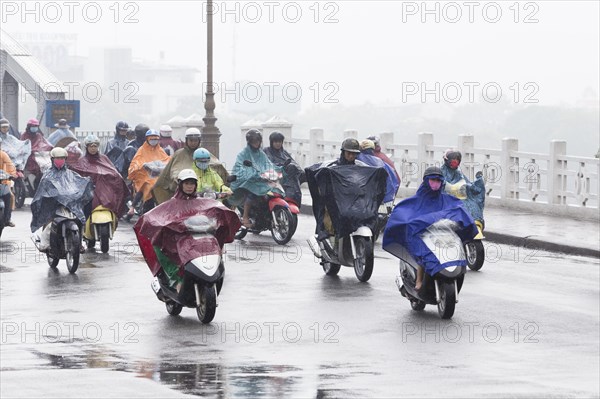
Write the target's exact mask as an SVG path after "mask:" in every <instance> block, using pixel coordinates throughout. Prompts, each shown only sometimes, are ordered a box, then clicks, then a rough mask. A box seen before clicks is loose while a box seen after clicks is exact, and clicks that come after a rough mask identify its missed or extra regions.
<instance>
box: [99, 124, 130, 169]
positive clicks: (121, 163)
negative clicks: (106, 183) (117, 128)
mask: <svg viewBox="0 0 600 399" xmlns="http://www.w3.org/2000/svg"><path fill="white" fill-rule="evenodd" d="M127 143H128V140H127V137H126V136H122V135H120V134H118V133H117V135H116V136H115V137H114V138H113V139H111V140H109V141H108V143H106V148H105V149H104V155H106V156H107V157H108V159H110V161H111V162H112V164H113V165H114V166H115V168H116V169H117V170H118V171H119V173H120V174H121V176H123V178H126V177H127V168H125V154H124V151H125V148H127ZM134 155H135V153H134ZM132 159H133V156H132Z"/></svg>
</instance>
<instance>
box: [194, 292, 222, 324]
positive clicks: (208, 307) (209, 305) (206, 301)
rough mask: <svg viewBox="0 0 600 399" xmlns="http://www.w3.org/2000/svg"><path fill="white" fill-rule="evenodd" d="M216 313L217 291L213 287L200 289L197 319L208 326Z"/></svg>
mask: <svg viewBox="0 0 600 399" xmlns="http://www.w3.org/2000/svg"><path fill="white" fill-rule="evenodd" d="M216 312H217V291H216V289H215V286H214V285H211V286H209V287H206V286H205V287H202V291H201V292H200V303H199V304H198V307H196V313H197V314H198V319H199V320H200V321H201V322H202V323H204V324H208V323H210V322H211V321H212V320H213V319H214V318H215V313H216Z"/></svg>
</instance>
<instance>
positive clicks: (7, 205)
mask: <svg viewBox="0 0 600 399" xmlns="http://www.w3.org/2000/svg"><path fill="white" fill-rule="evenodd" d="M2 200H3V201H4V223H5V225H6V226H10V227H15V224H14V223H13V222H12V221H11V220H10V218H11V217H12V203H11V195H10V193H8V194H6V195H5V196H3V197H2Z"/></svg>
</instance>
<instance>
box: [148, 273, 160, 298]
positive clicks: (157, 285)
mask: <svg viewBox="0 0 600 399" xmlns="http://www.w3.org/2000/svg"><path fill="white" fill-rule="evenodd" d="M150 285H151V286H152V291H154V293H155V294H158V291H160V283H159V282H158V278H156V277H154V280H152V284H150Z"/></svg>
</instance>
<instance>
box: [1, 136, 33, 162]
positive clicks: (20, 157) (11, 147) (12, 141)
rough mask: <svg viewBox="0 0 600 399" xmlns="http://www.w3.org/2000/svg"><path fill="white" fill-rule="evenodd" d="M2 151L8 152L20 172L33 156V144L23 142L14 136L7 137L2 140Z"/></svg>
mask: <svg viewBox="0 0 600 399" xmlns="http://www.w3.org/2000/svg"><path fill="white" fill-rule="evenodd" d="M2 151H4V152H6V154H8V156H9V157H10V159H11V161H12V162H13V164H14V165H15V167H16V168H17V169H18V170H23V168H24V167H25V163H26V162H27V158H29V155H31V142H30V141H29V140H25V141H21V140H19V139H17V138H16V137H14V136H11V135H6V138H5V139H3V140H2Z"/></svg>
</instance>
